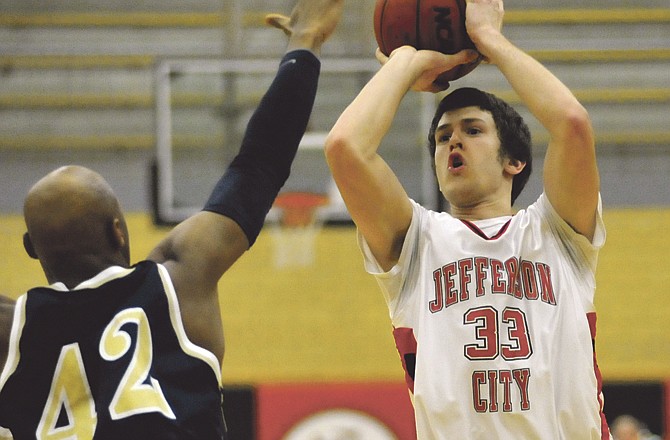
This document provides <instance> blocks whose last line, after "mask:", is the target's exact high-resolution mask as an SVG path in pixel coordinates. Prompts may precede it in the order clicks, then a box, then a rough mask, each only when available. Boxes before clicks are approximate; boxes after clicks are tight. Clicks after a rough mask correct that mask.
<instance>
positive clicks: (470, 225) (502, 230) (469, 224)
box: [460, 219, 512, 240]
mask: <svg viewBox="0 0 670 440" xmlns="http://www.w3.org/2000/svg"><path fill="white" fill-rule="evenodd" d="M460 220H461V222H462V223H463V224H464V225H465V226H467V227H468V228H470V230H471V231H472V232H474V233H475V234H477V235H479V236H480V237H482V238H483V239H484V240H497V239H499V238H500V237H501V236H502V235H503V234H504V233H505V231H507V228H509V224H510V223H511V221H512V219H509V220H507V222H505V224H504V225H502V227H501V228H500V230H499V231H498V233H497V234H496V235H494V236H492V237H488V236H487V235H486V234H484V231H482V230H481V229H479V228H478V227H477V225H475V224H474V223H472V222H471V221H469V220H463V219H460Z"/></svg>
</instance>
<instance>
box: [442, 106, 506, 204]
mask: <svg viewBox="0 0 670 440" xmlns="http://www.w3.org/2000/svg"><path fill="white" fill-rule="evenodd" d="M435 143H436V148H435V170H436V173H437V180H438V183H439V185H440V190H441V191H442V193H443V194H444V196H445V197H446V199H447V200H448V201H449V203H450V204H452V205H453V206H461V207H469V206H475V205H477V204H479V203H485V202H486V201H494V200H496V199H497V198H498V197H503V196H504V197H507V198H508V199H509V197H510V195H509V191H510V190H511V189H507V190H506V188H505V187H506V185H505V179H504V172H503V171H504V166H503V159H502V157H501V155H500V139H499V138H498V132H497V129H496V126H495V122H494V121H493V116H492V115H491V113H489V112H487V111H484V110H481V109H480V108H479V107H464V108H461V109H457V110H453V111H448V112H446V113H445V114H444V115H442V118H441V119H440V122H439V123H438V125H437V130H436V131H435ZM509 188H511V187H509Z"/></svg>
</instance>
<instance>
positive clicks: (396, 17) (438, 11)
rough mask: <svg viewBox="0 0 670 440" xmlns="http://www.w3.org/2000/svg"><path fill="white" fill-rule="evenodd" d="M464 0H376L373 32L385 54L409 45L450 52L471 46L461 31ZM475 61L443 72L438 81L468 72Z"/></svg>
mask: <svg viewBox="0 0 670 440" xmlns="http://www.w3.org/2000/svg"><path fill="white" fill-rule="evenodd" d="M465 7H466V3H465V0H377V3H376V4H375V12H374V31H375V37H376V38H377V44H378V45H379V48H380V49H381V51H382V52H383V53H384V54H385V55H387V56H388V55H389V54H390V53H391V52H393V50H394V49H396V48H398V47H400V46H404V45H409V46H413V47H415V48H417V49H430V50H436V51H438V52H442V53H446V54H454V53H457V52H459V51H461V50H463V49H474V48H475V45H474V44H473V43H472V41H471V40H470V38H469V37H468V33H467V31H466V30H465ZM478 64H479V61H477V62H474V63H471V64H464V65H460V66H457V67H455V68H454V69H452V70H450V71H448V72H445V73H443V74H442V75H440V77H439V78H438V81H453V80H455V79H458V78H460V77H462V76H464V75H466V74H468V73H470V72H471V71H472V70H473V69H474V68H475V67H477V65H478Z"/></svg>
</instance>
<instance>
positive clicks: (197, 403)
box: [0, 0, 343, 440]
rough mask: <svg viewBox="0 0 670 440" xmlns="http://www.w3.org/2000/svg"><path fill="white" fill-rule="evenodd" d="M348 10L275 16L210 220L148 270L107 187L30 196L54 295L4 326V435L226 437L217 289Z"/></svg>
mask: <svg viewBox="0 0 670 440" xmlns="http://www.w3.org/2000/svg"><path fill="white" fill-rule="evenodd" d="M342 8H343V0H299V1H298V3H297V5H296V7H295V8H294V10H293V13H292V15H291V17H285V16H281V15H276V14H273V15H271V16H269V17H268V22H269V23H270V24H272V25H274V26H276V27H278V28H281V29H282V30H283V31H284V32H285V33H286V34H287V35H288V36H289V38H288V40H289V42H288V50H287V53H286V54H285V56H284V58H283V59H282V60H281V64H280V65H279V69H278V72H277V74H276V77H275V80H274V82H273V83H272V85H271V86H270V88H269V90H268V91H267V93H266V94H265V96H264V98H263V100H262V101H261V103H260V105H259V107H258V109H257V110H256V112H255V113H254V115H253V117H252V119H251V120H250V122H249V125H248V127H247V131H246V135H245V137H244V140H243V143H242V146H241V149H240V151H239V154H238V155H237V156H236V158H235V159H234V160H233V162H232V164H231V165H230V167H229V168H228V170H227V171H226V173H225V174H224V176H223V177H222V178H221V180H220V181H219V182H218V184H217V185H216V187H215V188H214V190H213V192H212V193H211V196H210V198H209V200H208V202H207V204H206V206H205V207H204V210H203V211H201V212H199V213H197V214H195V215H193V216H192V217H190V218H189V219H187V220H185V221H184V222H182V223H181V224H180V225H178V226H177V227H176V228H175V229H174V230H173V231H171V232H170V233H169V234H168V235H167V237H166V238H165V239H164V240H163V241H162V242H161V243H159V244H158V246H157V247H156V248H155V249H154V250H153V251H151V253H150V254H149V256H148V257H147V259H146V260H145V261H141V262H139V263H137V264H135V265H132V266H131V265H130V261H129V260H130V258H129V237H128V231H127V228H126V223H125V221H124V217H123V214H122V212H121V208H120V206H119V202H118V200H117V198H116V196H115V195H114V193H113V192H112V189H111V188H110V186H109V185H108V184H107V183H106V182H105V180H104V179H103V178H102V177H101V176H100V175H99V174H97V173H95V172H94V171H92V170H89V169H87V168H83V167H79V166H66V167H62V168H59V169H57V170H55V171H53V172H51V173H50V174H48V175H47V176H46V177H44V178H42V179H41V180H40V181H38V182H37V183H36V184H35V185H34V186H33V187H32V188H31V190H30V191H29V193H28V195H27V197H26V199H25V205H24V215H25V221H26V224H27V229H28V232H27V233H26V235H25V237H24V244H25V247H26V250H27V251H28V253H29V254H30V256H32V257H33V258H37V259H39V261H40V263H41V265H42V268H43V270H44V273H45V275H46V277H47V280H48V282H49V283H50V286H48V287H38V288H34V289H31V290H30V291H29V292H28V293H27V294H26V295H24V296H22V297H20V298H19V299H18V301H17V302H16V305H15V307H14V308H15V310H14V313H13V318H12V321H10V322H9V323H8V322H7V321H6V320H5V321H4V322H2V323H0V329H1V330H2V332H3V334H2V335H0V340H1V341H2V345H1V346H0V353H1V354H2V356H6V359H7V360H6V362H5V366H4V369H3V370H2V375H1V376H0V386H1V389H0V425H2V426H4V427H6V428H9V429H10V430H11V431H12V433H13V435H14V437H15V438H16V439H28V438H33V439H34V438H39V439H46V438H54V439H55V438H62V439H65V438H77V439H80V440H82V439H92V438H95V439H116V440H118V439H143V440H146V439H161V440H167V439H197V440H205V439H221V438H225V431H226V428H225V422H224V419H223V414H222V395H221V384H222V382H221V367H220V362H221V361H222V359H223V354H224V338H223V328H222V323H221V319H220V315H219V310H220V309H219V303H218V294H217V283H218V281H219V279H220V278H221V276H222V275H223V274H224V273H225V272H226V270H228V268H229V267H230V266H231V265H232V264H233V263H234V262H235V261H236V260H237V259H238V258H239V257H240V256H241V255H242V254H243V253H244V252H245V251H246V250H247V249H248V248H249V247H250V246H251V245H252V244H253V243H254V241H255V240H256V238H257V236H258V234H259V231H260V229H261V227H262V226H263V222H264V218H265V216H266V214H267V212H268V210H269V209H270V207H271V206H272V203H273V200H274V198H275V196H276V195H277V193H278V191H279V189H280V188H281V186H282V185H283V183H284V181H285V180H286V178H287V177H288V175H289V170H290V166H291V162H292V160H293V158H294V156H295V153H296V150H297V147H298V144H299V141H300V139H301V137H302V135H303V133H304V131H305V128H306V125H307V122H308V119H309V116H310V113H311V110H312V105H313V102H314V98H315V94H316V89H317V82H318V78H319V72H320V61H319V58H318V56H319V55H320V49H321V45H322V44H323V43H324V41H326V39H328V37H329V36H330V35H331V34H332V32H333V31H334V29H335V27H336V25H337V23H338V21H339V19H340V16H341V13H342ZM0 316H5V315H4V314H2V315H0ZM10 325H11V340H10V341H9V343H8V344H7V342H6V341H5V338H6V336H7V334H8V328H9V326H10Z"/></svg>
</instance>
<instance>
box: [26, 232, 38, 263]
mask: <svg viewBox="0 0 670 440" xmlns="http://www.w3.org/2000/svg"><path fill="white" fill-rule="evenodd" d="M23 248H24V249H25V250H26V253H27V254H28V256H29V257H30V258H33V259H35V260H37V259H38V257H37V252H35V246H33V242H32V240H31V239H30V235H28V233H27V232H26V233H25V234H23Z"/></svg>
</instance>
